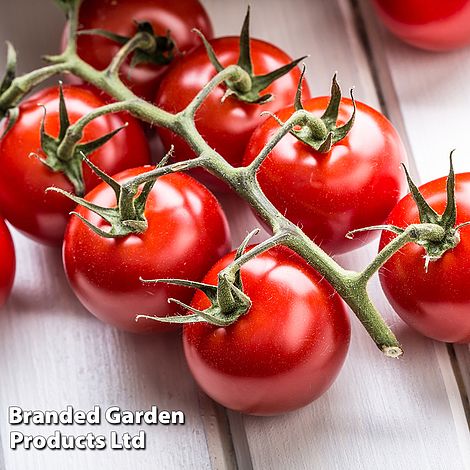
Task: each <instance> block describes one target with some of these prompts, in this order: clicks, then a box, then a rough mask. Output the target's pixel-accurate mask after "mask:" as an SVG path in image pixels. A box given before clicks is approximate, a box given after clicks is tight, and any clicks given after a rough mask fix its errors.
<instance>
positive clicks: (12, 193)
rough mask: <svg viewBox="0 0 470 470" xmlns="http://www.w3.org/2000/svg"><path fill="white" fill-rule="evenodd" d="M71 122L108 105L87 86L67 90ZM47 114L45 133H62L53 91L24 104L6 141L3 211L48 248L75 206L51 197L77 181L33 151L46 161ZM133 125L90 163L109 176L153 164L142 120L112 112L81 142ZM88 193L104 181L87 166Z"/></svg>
mask: <svg viewBox="0 0 470 470" xmlns="http://www.w3.org/2000/svg"><path fill="white" fill-rule="evenodd" d="M64 95H65V101H66V105H67V110H68V114H69V118H70V121H71V122H72V123H73V122H75V121H77V120H78V119H79V118H80V117H82V116H83V115H85V114H87V113H89V112H90V111H92V110H94V109H96V108H98V107H99V106H103V105H104V104H105V102H104V101H102V99H101V98H100V97H98V96H97V95H96V94H95V93H94V92H93V91H91V90H90V89H89V88H87V87H81V86H66V87H64ZM38 104H41V105H43V106H44V107H45V108H46V110H47V115H46V120H45V130H46V132H47V133H48V134H50V135H52V136H54V137H57V136H58V134H59V91H58V88H57V87H51V88H47V89H45V90H42V91H40V92H39V93H37V94H35V95H34V96H32V97H31V98H30V99H29V100H28V101H25V102H24V103H23V104H22V105H21V106H20V116H19V119H18V121H17V122H16V123H15V125H14V126H13V127H12V129H11V130H10V131H9V132H8V133H7V134H6V136H5V137H4V138H3V139H1V140H0V167H1V168H2V171H1V172H0V209H1V211H2V213H3V215H4V216H5V218H6V219H7V220H8V221H9V222H10V223H11V224H12V225H14V226H15V227H16V228H18V229H19V230H21V231H22V232H24V233H25V234H26V235H28V236H30V237H31V238H33V239H35V240H36V241H40V242H43V243H47V244H52V245H58V244H61V243H62V239H63V234H64V230H65V226H66V225H67V220H68V214H69V212H70V211H71V210H72V209H73V207H74V203H72V202H71V201H69V200H67V199H66V198H64V197H62V196H60V195H58V194H54V193H47V194H46V193H45V190H46V189H47V188H48V187H50V186H56V187H60V188H62V189H64V190H66V191H73V186H72V184H71V182H70V181H69V180H68V179H67V178H66V176H65V175H64V174H63V173H61V172H53V171H51V170H50V169H49V168H48V167H46V166H45V165H44V164H43V163H42V162H40V161H39V160H38V159H36V158H34V157H31V156H30V153H31V152H34V153H37V154H38V155H39V156H40V157H41V158H44V156H45V155H44V152H42V150H41V143H40V125H41V121H42V119H43V116H44V110H43V108H42V107H40V106H38ZM126 122H127V123H128V126H127V127H126V128H125V129H123V130H122V131H121V132H119V133H118V134H116V135H115V136H114V137H113V138H112V139H111V140H109V141H108V142H107V143H106V144H105V145H103V146H102V147H100V148H99V149H98V150H96V151H95V152H93V153H91V154H90V155H89V156H90V159H91V160H92V161H93V162H94V163H95V164H96V165H97V166H99V167H100V168H101V169H103V170H104V171H106V172H107V173H110V174H113V173H116V172H119V171H122V170H124V169H126V168H129V167H132V166H137V165H145V164H147V163H150V151H149V148H148V144H147V141H146V139H145V135H144V133H143V130H142V128H141V127H140V124H139V123H138V121H137V120H135V119H134V118H133V117H132V116H130V115H129V114H127V113H120V114H109V115H106V116H102V117H99V118H97V119H95V120H93V121H92V122H91V123H89V124H88V125H87V126H86V127H85V129H84V135H83V139H82V140H81V142H89V141H92V140H95V139H97V138H99V137H101V136H103V135H105V134H107V133H109V132H111V131H113V130H114V129H117V128H119V127H121V126H122V125H124V124H125V123H126ZM83 172H84V175H83V176H84V182H85V189H86V191H89V190H90V189H92V188H93V187H94V186H96V185H97V184H98V183H99V179H98V177H97V176H96V175H95V174H94V173H93V172H92V171H91V170H90V169H89V168H88V167H87V166H86V165H85V167H84V169H83Z"/></svg>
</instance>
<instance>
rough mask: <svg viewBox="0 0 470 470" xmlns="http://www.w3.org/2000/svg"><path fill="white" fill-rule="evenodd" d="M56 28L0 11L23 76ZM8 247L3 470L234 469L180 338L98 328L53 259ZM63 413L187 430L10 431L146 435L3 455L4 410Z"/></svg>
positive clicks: (46, 18)
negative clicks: (12, 272) (113, 416)
mask: <svg viewBox="0 0 470 470" xmlns="http://www.w3.org/2000/svg"><path fill="white" fill-rule="evenodd" d="M39 20H40V21H39ZM62 25H63V15H62V14H61V12H60V10H59V9H58V8H57V7H56V5H55V4H54V2H52V1H44V2H31V0H19V1H15V2H2V4H1V7H0V42H1V43H2V44H3V43H4V40H6V39H9V40H11V41H12V42H13V43H14V44H15V46H16V47H17V48H18V52H19V59H20V64H19V65H20V67H19V68H20V70H22V71H27V70H30V69H32V68H33V67H37V66H39V65H40V64H41V62H40V56H41V55H42V54H44V53H55V52H57V51H58V44H59V41H60V34H61V29H62ZM2 53H3V50H2ZM3 62H4V60H3V59H2V60H0V63H1V64H2V66H3ZM0 69H1V67H0ZM14 238H15V244H16V250H17V257H18V273H17V278H16V282H15V287H14V291H13V295H12V298H11V300H10V302H9V303H8V306H7V308H6V309H5V310H2V311H1V314H0V356H1V357H2V358H3V359H2V361H0V377H1V379H0V383H1V386H0V404H1V407H0V440H1V446H0V468H1V469H7V470H12V469H21V470H28V469H37V468H51V469H52V468H70V469H80V470H82V469H96V468H115V469H116V470H118V469H129V468H178V469H179V468H181V469H193V468H198V469H199V468H201V469H209V468H217V469H219V468H220V469H232V468H234V467H235V461H234V455H233V448H232V444H231V441H230V437H229V434H228V432H227V429H228V424H227V423H226V417H225V418H224V419H225V421H224V419H221V418H220V415H221V411H220V407H217V406H216V405H215V404H214V403H213V402H212V401H211V400H209V399H208V398H207V397H205V396H204V397H202V396H201V394H200V392H199V391H198V390H197V389H196V387H195V385H194V382H193V381H192V379H191V377H190V374H189V371H188V369H187V367H186V363H185V360H184V357H183V352H182V349H181V346H180V343H181V340H180V335H179V334H178V333H177V334H171V335H163V336H161V337H141V336H132V335H127V334H123V333H119V332H117V331H115V330H114V329H112V328H108V327H106V326H104V325H103V324H101V323H100V322H98V321H97V320H95V319H94V318H93V317H92V316H91V315H90V314H88V313H87V312H86V311H85V310H84V309H83V308H82V307H81V306H80V305H79V303H78V302H77V301H76V300H75V298H74V296H73V294H72V293H71V291H70V289H69V287H68V286H67V283H66V281H65V278H64V274H63V270H62V266H61V264H62V263H61V256H60V250H54V249H49V248H44V247H41V246H39V245H37V244H34V243H32V242H31V241H29V240H27V239H26V238H24V237H23V236H21V235H19V234H17V233H15V234H14ZM67 404H71V405H73V406H74V407H76V408H81V409H85V410H88V409H90V408H91V407H92V406H94V405H96V404H98V405H100V406H101V407H103V409H105V408H107V407H108V406H110V405H117V406H120V407H121V408H122V409H129V410H139V409H146V408H147V407H149V406H151V405H152V404H156V405H158V406H159V407H160V408H161V409H181V410H183V411H184V413H185V414H186V425H184V426H178V427H176V426H143V427H142V426H137V427H136V426H112V427H111V426H106V425H103V426H99V427H96V428H93V429H89V428H85V427H77V426H71V427H67V426H62V427H57V428H55V427H41V428H36V427H31V426H25V427H18V428H16V427H15V430H22V431H24V432H25V433H26V434H39V433H43V434H45V435H49V434H52V433H53V432H54V431H55V429H60V430H61V431H62V432H63V433H65V434H81V433H83V432H84V431H85V432H88V431H94V432H95V433H97V434H109V432H110V431H111V430H114V431H117V432H121V433H122V432H127V431H129V432H136V431H137V430H138V429H144V430H145V431H146V433H147V451H143V452H142V451H141V452H139V451H132V452H119V451H112V450H110V449H107V450H106V451H95V452H93V451H86V452H83V451H82V452H80V451H74V452H66V451H29V452H25V451H21V450H19V451H16V452H13V451H11V450H10V449H9V431H10V430H11V429H13V428H12V427H10V426H8V425H7V410H8V406H10V405H20V406H22V407H23V408H24V409H41V410H44V409H59V410H60V409H62V408H63V407H64V406H66V405H67ZM222 415H224V416H225V414H224V412H222Z"/></svg>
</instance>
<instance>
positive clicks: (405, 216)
mask: <svg viewBox="0 0 470 470" xmlns="http://www.w3.org/2000/svg"><path fill="white" fill-rule="evenodd" d="M420 191H421V192H422V194H423V196H424V198H425V199H426V201H427V202H428V203H429V204H430V206H431V207H432V208H433V209H434V210H436V211H437V212H438V213H439V214H442V213H443V211H444V208H445V205H446V201H447V196H446V178H440V179H437V180H434V181H431V182H429V183H426V184H424V185H423V186H421V187H420ZM455 194H456V201H457V225H458V224H461V223H464V222H467V221H468V220H470V173H462V174H458V175H456V192H455ZM418 222H419V216H418V209H417V207H416V204H415V203H414V201H413V199H412V198H411V196H410V195H407V196H405V197H404V198H403V199H402V200H401V201H400V202H399V203H398V204H397V206H396V207H395V209H394V210H393V211H392V212H391V214H390V217H389V218H388V220H387V224H393V225H397V226H399V227H406V226H408V225H409V224H412V223H418ZM394 236H395V235H393V234H391V233H389V232H385V231H384V232H383V234H382V237H381V239H380V249H381V248H383V247H384V246H385V245H386V244H387V243H388V242H389V241H391V240H392V239H393V238H394ZM424 255H425V251H424V248H422V247H420V246H418V245H416V244H414V243H408V244H407V245H405V246H404V247H403V248H401V249H400V251H399V252H398V253H396V254H394V255H393V256H392V258H390V259H389V260H388V261H387V263H386V264H385V265H384V266H383V267H382V269H381V270H380V272H379V274H380V282H381V284H382V288H383V290H384V292H385V295H386V296H387V299H388V300H389V302H390V303H391V304H392V307H393V308H394V310H395V311H396V312H397V314H398V315H399V316H400V317H401V318H402V319H403V320H404V321H405V322H406V323H407V324H408V325H409V326H410V327H412V328H414V329H415V330H417V331H418V332H419V333H421V334H422V335H424V336H427V337H429V338H433V339H435V340H438V341H444V342H449V343H468V342H470V289H469V279H470V263H469V260H470V227H463V228H462V229H461V230H460V243H459V244H458V245H457V246H456V247H455V248H454V249H452V250H449V251H447V252H445V253H444V255H443V256H442V258H441V259H439V260H437V261H431V262H430V263H429V268H428V272H426V271H425V267H424V259H423V257H424Z"/></svg>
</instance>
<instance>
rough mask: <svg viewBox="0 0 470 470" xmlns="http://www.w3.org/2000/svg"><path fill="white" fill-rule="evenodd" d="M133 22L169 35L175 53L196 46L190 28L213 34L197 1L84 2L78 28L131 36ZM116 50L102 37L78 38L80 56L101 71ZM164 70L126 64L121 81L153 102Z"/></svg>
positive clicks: (151, 65)
mask: <svg viewBox="0 0 470 470" xmlns="http://www.w3.org/2000/svg"><path fill="white" fill-rule="evenodd" d="M136 21H137V22H143V21H146V22H149V23H150V24H151V25H152V27H153V30H154V34H155V35H157V36H166V35H167V33H168V32H169V33H170V35H171V39H172V40H173V41H174V43H175V45H176V51H180V52H186V51H188V50H190V49H192V48H193V47H195V46H197V45H198V44H199V40H198V37H197V35H196V34H195V33H194V32H192V31H191V30H192V29H193V28H197V29H199V30H200V31H201V32H202V33H203V34H204V35H205V36H206V37H208V38H211V37H212V35H213V32H212V25H211V22H210V19H209V17H208V16H207V13H206V11H205V10H204V7H203V6H202V5H201V3H200V2H199V1H198V0H178V1H174V2H168V1H166V0H118V1H117V0H84V1H83V3H82V5H81V7H80V17H79V22H80V29H85V30H88V29H102V30H106V31H111V32H113V33H115V34H119V35H121V36H126V37H131V36H133V35H134V34H135V33H136V31H137V26H136V24H135V22H136ZM65 35H66V31H65V32H64V37H66V36H65ZM119 47H120V45H119V44H118V43H116V42H114V41H112V40H110V39H106V38H104V37H101V36H96V35H95V36H91V35H80V36H79V38H78V54H79V56H80V57H81V58H82V59H84V60H85V61H86V62H88V63H89V64H91V65H92V66H94V67H96V68H98V69H100V70H102V69H105V68H106V67H107V66H108V65H109V63H110V62H111V60H112V59H113V57H114V55H115V54H116V52H117V51H118V50H119ZM175 53H176V54H177V52H175ZM166 68H167V67H166V66H165V65H163V64H162V65H157V64H139V65H136V66H135V67H134V66H131V63H130V62H129V61H128V62H127V63H125V64H124V65H123V67H122V68H121V78H122V80H123V81H124V82H125V83H126V85H128V86H129V87H130V88H131V89H132V90H133V91H134V92H135V93H136V94H137V95H139V96H141V97H143V98H146V99H148V100H152V99H153V98H154V96H155V93H156V90H157V87H158V84H159V81H160V79H161V77H162V74H163V73H164V72H165V70H166Z"/></svg>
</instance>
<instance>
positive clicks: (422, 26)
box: [373, 0, 470, 51]
mask: <svg viewBox="0 0 470 470" xmlns="http://www.w3.org/2000/svg"><path fill="white" fill-rule="evenodd" d="M373 4H374V6H375V9H376V11H377V14H378V16H379V17H380V19H381V20H382V22H383V23H384V25H385V26H386V27H387V28H388V29H389V30H390V31H391V32H392V33H393V34H394V35H395V36H397V37H398V38H400V39H401V40H402V41H405V42H406V43H408V44H411V45H412V46H415V47H418V48H421V49H426V50H430V51H446V50H452V49H457V48H460V47H463V46H466V45H468V44H470V28H469V24H470V1H469V0H446V1H441V0H373Z"/></svg>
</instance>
